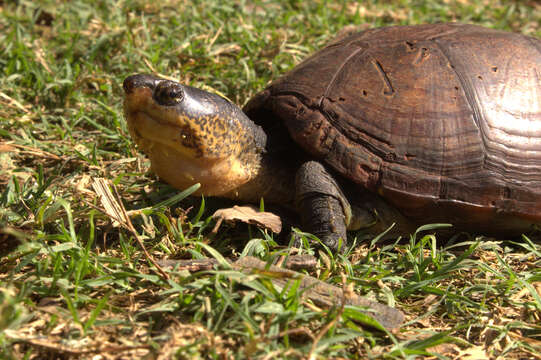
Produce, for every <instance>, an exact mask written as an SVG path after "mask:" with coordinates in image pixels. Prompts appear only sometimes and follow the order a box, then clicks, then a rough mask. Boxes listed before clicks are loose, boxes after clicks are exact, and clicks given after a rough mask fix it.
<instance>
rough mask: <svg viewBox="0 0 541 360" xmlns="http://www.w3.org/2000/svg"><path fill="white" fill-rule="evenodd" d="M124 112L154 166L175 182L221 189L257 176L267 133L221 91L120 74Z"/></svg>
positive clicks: (224, 190)
mask: <svg viewBox="0 0 541 360" xmlns="http://www.w3.org/2000/svg"><path fill="white" fill-rule="evenodd" d="M123 87H124V92H125V98H124V116H125V118H126V121H127V123H128V128H129V131H130V135H131V136H132V138H133V139H134V141H135V142H136V143H137V144H138V145H139V147H140V148H141V149H142V150H143V152H145V153H146V154H147V156H148V157H149V158H150V160H151V163H152V170H153V171H154V172H155V173H156V174H157V175H158V176H160V178H162V179H163V180H165V181H166V182H168V183H169V184H171V185H172V186H174V187H177V188H180V189H184V188H186V187H188V186H190V185H193V184H194V183H200V184H201V188H200V193H203V194H206V195H218V196H219V195H223V194H225V193H228V192H230V191H232V190H234V189H235V188H237V187H239V186H241V185H242V184H244V183H246V182H248V181H249V180H250V179H251V178H252V177H254V176H255V174H256V173H257V170H258V166H259V161H260V154H261V153H262V152H263V149H264V147H265V142H266V136H265V133H264V132H263V130H262V129H261V128H260V127H259V126H257V125H255V124H254V123H253V122H252V121H251V120H250V119H249V118H248V117H247V116H246V115H245V114H244V113H243V112H242V110H241V109H240V108H239V107H237V106H236V105H234V104H232V103H231V102H229V101H228V100H226V99H224V98H223V97H221V96H218V95H216V94H212V93H209V92H206V91H203V90H200V89H197V88H193V87H190V86H186V85H182V84H180V83H178V82H175V81H171V80H166V79H162V78H158V77H155V76H152V75H143V74H140V75H133V76H129V77H128V78H126V79H125V80H124V85H123Z"/></svg>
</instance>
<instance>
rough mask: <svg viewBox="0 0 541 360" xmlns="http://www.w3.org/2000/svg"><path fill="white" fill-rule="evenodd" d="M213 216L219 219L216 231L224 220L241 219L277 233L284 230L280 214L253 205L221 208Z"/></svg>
mask: <svg viewBox="0 0 541 360" xmlns="http://www.w3.org/2000/svg"><path fill="white" fill-rule="evenodd" d="M212 218H213V219H215V220H216V221H217V223H216V226H215V228H214V229H215V230H216V231H217V230H218V228H219V227H220V224H221V223H222V221H223V220H225V221H229V222H235V221H241V222H244V223H246V224H251V225H255V226H257V227H260V228H263V229H268V230H270V231H272V232H273V233H276V234H278V233H280V231H282V221H281V220H280V217H279V216H277V215H275V214H273V213H270V212H265V211H258V210H257V209H256V208H255V207H253V206H233V207H232V208H227V209H219V210H216V212H215V213H214V214H213V215H212ZM213 231H214V230H213Z"/></svg>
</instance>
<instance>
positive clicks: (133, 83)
mask: <svg viewBox="0 0 541 360" xmlns="http://www.w3.org/2000/svg"><path fill="white" fill-rule="evenodd" d="M162 80H163V79H160V78H158V77H156V76H153V75H147V74H137V75H131V76H128V77H127V78H126V79H125V80H124V84H123V85H122V87H123V88H124V92H125V93H126V95H128V94H131V93H132V92H133V91H134V90H135V89H137V88H142V87H146V88H149V89H150V90H151V91H152V92H153V91H154V89H155V88H156V86H157V85H158V83H160V81H162Z"/></svg>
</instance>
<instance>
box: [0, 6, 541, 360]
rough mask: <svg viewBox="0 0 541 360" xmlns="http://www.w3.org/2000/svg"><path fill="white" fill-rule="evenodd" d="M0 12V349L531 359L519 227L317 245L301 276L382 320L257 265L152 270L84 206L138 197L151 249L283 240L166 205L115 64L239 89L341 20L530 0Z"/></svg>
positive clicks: (537, 253) (535, 304)
mask: <svg viewBox="0 0 541 360" xmlns="http://www.w3.org/2000/svg"><path fill="white" fill-rule="evenodd" d="M0 10H1V11H0V70H1V76H0V85H1V86H0V122H1V126H0V137H1V139H0V141H1V142H0V253H1V254H2V255H1V256H2V258H1V260H0V331H1V333H0V358H6V359H10V358H13V359H15V358H25V359H32V358H93V357H94V356H96V355H98V356H101V358H108V359H112V358H130V357H144V356H148V357H151V358H154V357H156V358H169V357H174V356H175V357H177V358H272V357H277V358H304V357H307V358H308V357H312V358H318V357H319V358H328V357H349V358H418V357H429V358H441V359H445V358H459V357H460V358H462V359H475V358H506V359H507V358H510V359H513V358H514V359H526V358H540V357H539V355H538V354H539V353H540V352H541V327H540V326H539V323H541V319H540V317H541V272H540V270H539V269H540V268H541V248H540V246H539V244H536V243H534V242H532V241H530V240H529V239H528V238H526V237H524V238H522V239H519V240H518V241H512V240H508V239H485V238H476V237H475V236H474V235H473V234H472V235H468V234H463V235H461V236H460V237H457V238H456V239H454V241H451V242H448V243H443V242H441V241H437V239H436V238H435V237H434V236H433V235H432V233H433V231H431V228H430V227H428V228H427V229H425V231H421V232H418V233H416V234H412V235H409V234H404V236H403V237H402V239H398V240H397V241H396V242H391V243H388V242H382V241H379V240H378V239H377V238H376V239H374V240H372V241H366V242H360V241H359V244H358V246H356V247H355V248H353V249H351V251H350V252H348V253H347V254H345V255H344V256H332V255H329V254H323V253H322V254H317V253H316V254H317V255H318V256H319V264H318V268H317V270H316V271H315V272H314V273H313V275H315V276H317V277H318V278H319V279H321V280H324V281H326V282H329V283H335V284H338V285H340V284H341V283H342V277H345V279H346V281H347V283H348V284H351V286H353V288H354V290H355V292H357V293H359V294H362V295H363V296H367V297H370V298H373V299H377V300H379V301H380V302H383V303H387V304H389V305H391V306H395V307H398V308H399V309H401V310H402V311H404V312H405V313H406V315H407V321H406V323H405V324H404V326H403V327H402V328H401V329H400V331H397V332H394V333H385V332H381V331H377V330H372V329H370V328H362V327H360V326H359V323H358V322H357V321H356V320H355V319H358V318H359V316H360V315H359V313H358V311H357V310H355V309H352V310H351V309H350V310H348V311H345V310H344V309H342V310H343V311H341V309H339V308H338V309H337V308H334V309H326V310H325V309H323V310H322V309H317V308H315V307H311V306H307V305H306V304H305V303H304V302H302V300H301V299H300V298H299V294H298V293H296V292H294V291H289V292H288V291H278V290H277V289H275V288H274V287H273V286H272V284H271V283H270V281H269V279H268V278H266V277H264V276H261V277H255V276H245V275H241V274H240V273H238V272H236V271H233V270H229V269H227V268H223V267H219V268H217V269H216V270H211V271H201V272H196V273H191V274H190V273H187V272H186V271H178V270H174V269H166V272H167V277H168V279H166V278H165V277H164V276H162V275H160V273H159V272H158V271H157V270H156V268H155V267H154V266H153V265H152V264H151V263H149V262H148V261H147V259H146V258H145V256H144V255H143V252H142V251H141V248H140V247H139V246H138V245H137V242H136V241H135V238H134V234H133V233H132V232H130V231H127V230H125V229H123V228H120V227H115V226H113V225H112V221H111V219H110V218H109V217H108V216H106V215H104V214H103V213H102V212H101V211H99V210H98V209H97V208H96V207H100V206H101V205H100V202H99V200H98V198H97V196H96V193H95V191H94V190H93V188H92V186H91V181H92V179H94V178H98V177H103V178H106V179H109V180H110V181H111V182H112V183H114V184H115V186H116V188H117V190H118V192H119V194H120V197H121V198H122V200H123V202H124V204H125V205H126V207H128V210H130V209H142V208H146V210H145V211H144V212H142V214H141V215H140V216H138V217H134V218H133V219H132V221H133V223H134V226H135V232H136V233H137V237H138V238H139V239H140V240H141V241H142V242H143V243H144V245H145V247H146V248H147V249H148V251H149V252H150V253H151V255H152V256H153V257H154V258H156V259H160V258H185V259H188V258H192V259H196V258H201V257H208V256H212V255H213V254H214V255H216V254H223V255H224V256H234V255H239V254H240V253H244V254H252V255H256V256H258V257H260V258H262V259H265V260H270V259H275V258H277V257H279V256H280V255H283V254H287V253H288V252H289V251H290V250H289V249H288V248H287V247H285V246H284V245H283V243H281V244H280V243H279V241H278V240H279V239H277V238H276V237H273V236H272V235H270V234H269V233H267V232H265V231H262V230H259V229H256V228H247V227H242V226H239V227H237V228H228V227H222V228H221V230H220V231H219V232H218V233H217V234H213V233H212V231H211V230H212V228H213V226H214V222H213V220H212V219H211V218H210V215H211V214H212V209H213V208H215V207H218V206H219V204H218V203H217V202H215V201H213V200H211V199H202V198H192V199H191V200H188V199H186V200H182V201H180V202H179V199H178V197H175V194H176V193H177V192H176V191H175V190H173V189H171V188H169V187H167V186H166V185H163V184H161V183H159V182H157V181H156V178H154V177H153V176H152V175H151V174H149V173H148V172H147V170H148V163H147V161H146V160H145V158H144V157H143V156H142V155H141V154H140V153H139V152H138V151H137V149H136V148H135V147H134V145H133V143H132V141H131V140H130V138H129V136H128V132H127V129H126V124H125V122H124V120H123V118H122V105H121V102H122V89H121V84H122V80H123V79H124V77H126V76H127V75H130V74H133V73H137V72H152V73H158V74H163V75H166V76H169V77H172V78H176V79H180V80H181V81H183V82H185V83H188V84H190V85H193V86H198V87H204V88H207V89H211V90H213V91H217V92H220V93H222V94H224V95H226V96H227V97H229V98H230V99H231V100H233V101H235V102H237V103H239V104H243V103H245V102H246V101H247V99H248V98H250V97H251V96H252V95H254V94H255V93H256V92H257V91H258V90H261V89H262V88H263V87H264V86H265V84H266V83H267V82H268V81H269V80H270V79H274V78H277V77H278V76H280V74H282V73H284V72H285V71H286V70H287V69H289V68H291V67H292V66H293V65H294V64H296V63H298V62H299V61H300V60H302V59H303V58H305V57H306V56H307V55H309V54H310V53H311V52H313V51H314V50H315V49H317V48H319V47H321V46H323V45H324V44H325V43H326V42H327V41H329V40H330V39H331V38H332V37H333V36H335V35H336V34H337V33H338V31H339V30H340V29H341V28H343V27H344V26H346V25H356V26H359V27H361V28H365V27H366V28H367V27H372V26H384V25H393V24H416V23H427V22H428V23H432V22H437V21H454V20H457V21H462V22H471V23H477V24H481V25H485V26H489V27H494V28H499V29H505V30H510V31H516V32H522V33H525V34H529V35H533V36H537V37H541V27H540V21H541V7H540V6H539V5H538V4H537V3H536V2H535V1H503V0H501V1H497V0H494V1H485V0H471V1H467V0H456V1H453V0H448V1H443V2H433V1H428V0H427V1H422V0H416V1H413V0H388V1H365V2H359V3H356V2H345V1H344V2H337V3H335V2H324V1H313V2H307V1H294V0H291V1H287V2H279V1H273V0H269V1H253V2H244V1H239V2H235V3H230V4H224V3H223V2H219V1H213V0H201V1H196V2H187V1H161V2H159V1H155V2H147V1H112V0H109V1H108V0H103V1H95V2H88V1H82V0H74V1H69V2H64V1H54V0H50V1H40V2H34V1H23V0H21V1H17V2H13V1H5V2H0ZM167 200H170V201H169V202H168V203H167ZM162 201H166V203H165V204H162V205H159V204H160V203H161V202H162ZM157 204H158V206H156V205H157ZM171 205H175V206H173V207H171ZM357 235H359V234H357ZM355 236H356V235H355V234H353V235H352V239H351V240H352V241H353V240H354V238H355ZM306 251H308V252H312V253H314V252H315V250H313V249H306ZM216 256H217V255H216ZM160 356H161V357H160Z"/></svg>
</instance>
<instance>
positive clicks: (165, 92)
mask: <svg viewBox="0 0 541 360" xmlns="http://www.w3.org/2000/svg"><path fill="white" fill-rule="evenodd" d="M183 98H184V91H183V90H182V85H180V84H179V83H177V82H174V81H168V80H165V81H162V82H160V83H159V84H158V86H157V87H156V89H155V90H154V100H156V102H157V103H158V104H160V105H164V106H172V105H176V104H178V103H180V102H181V101H182V99H183Z"/></svg>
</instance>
